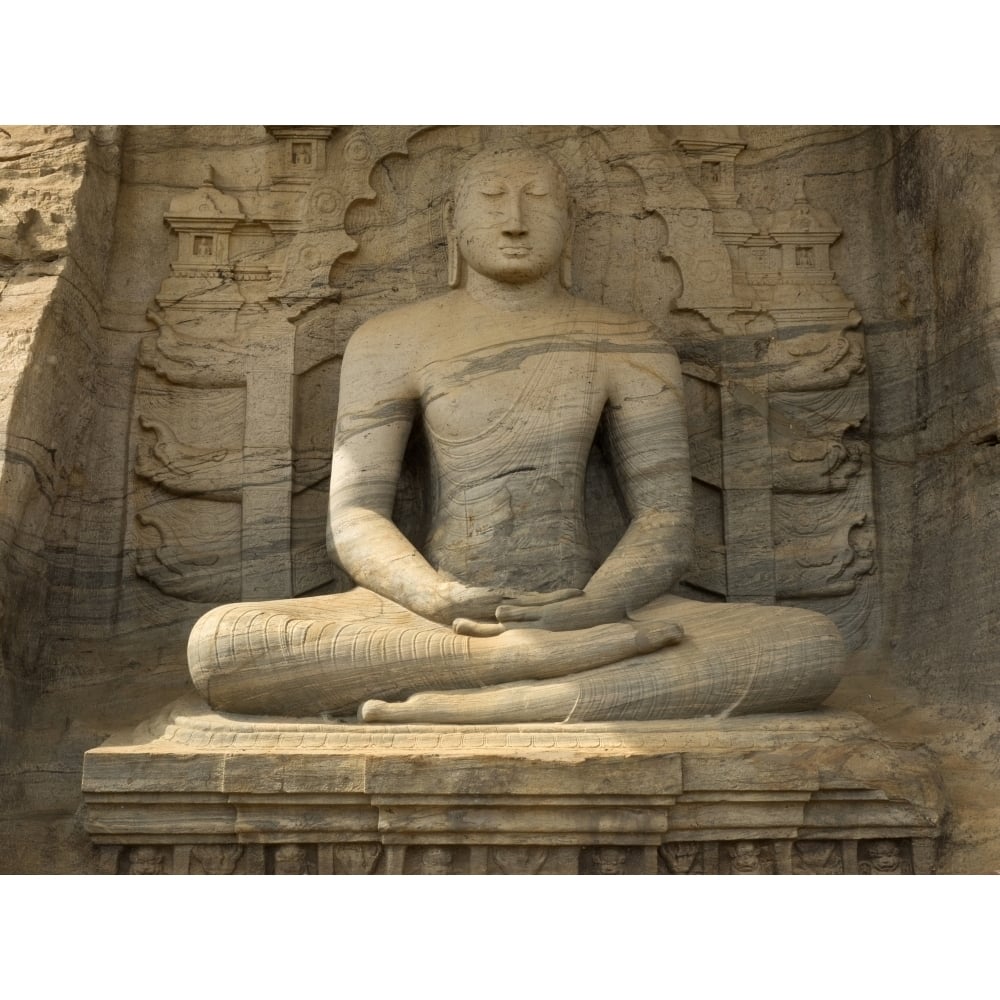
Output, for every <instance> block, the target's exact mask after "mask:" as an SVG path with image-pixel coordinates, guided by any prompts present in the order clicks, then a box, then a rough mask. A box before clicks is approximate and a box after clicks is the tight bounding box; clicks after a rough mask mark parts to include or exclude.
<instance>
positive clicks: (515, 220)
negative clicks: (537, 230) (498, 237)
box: [503, 195, 528, 236]
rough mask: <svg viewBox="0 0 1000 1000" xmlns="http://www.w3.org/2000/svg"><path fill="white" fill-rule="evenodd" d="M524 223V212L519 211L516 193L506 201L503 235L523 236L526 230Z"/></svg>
mask: <svg viewBox="0 0 1000 1000" xmlns="http://www.w3.org/2000/svg"><path fill="white" fill-rule="evenodd" d="M527 231H528V230H527V227H526V226H525V223H524V213H523V212H522V211H521V199H520V198H518V197H517V196H516V195H515V196H514V197H512V198H511V199H509V201H508V202H507V218H506V220H505V221H504V225H503V232H504V235H505V236H523V235H524V234H525V233H526V232H527Z"/></svg>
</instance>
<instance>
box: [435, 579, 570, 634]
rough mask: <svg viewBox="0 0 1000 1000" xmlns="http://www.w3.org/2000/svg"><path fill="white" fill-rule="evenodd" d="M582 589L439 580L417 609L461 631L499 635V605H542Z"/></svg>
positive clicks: (460, 632) (563, 599)
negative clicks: (534, 588)
mask: <svg viewBox="0 0 1000 1000" xmlns="http://www.w3.org/2000/svg"><path fill="white" fill-rule="evenodd" d="M582 593H583V591H582V590H574V589H571V588H567V589H566V590H557V591H553V592H552V593H550V594H542V593H537V592H534V591H513V590H498V589H496V588H493V587H468V586H466V585H465V584H464V583H458V582H457V581H454V580H441V581H440V583H438V585H437V587H435V592H434V595H433V601H432V603H431V604H429V605H428V607H427V608H426V609H421V613H422V614H424V616H425V617H426V618H430V619H431V620H432V621H436V622H441V623H443V624H447V625H452V626H453V627H454V629H455V631H456V632H458V633H459V634H461V635H499V634H500V633H501V632H502V631H504V629H503V628H501V627H500V626H499V625H498V618H497V612H498V611H499V609H500V607H501V606H502V605H508V604H512V603H515V602H516V604H517V605H518V606H524V607H529V606H534V605H542V604H546V603H549V602H552V601H556V602H558V601H565V600H567V599H568V598H572V597H578V596H580V595H581V594H582ZM459 623H462V624H463V626H464V625H468V626H470V627H478V626H481V627H483V628H484V629H488V630H490V631H485V632H480V631H467V630H466V629H465V628H464V627H462V628H460V627H459Z"/></svg>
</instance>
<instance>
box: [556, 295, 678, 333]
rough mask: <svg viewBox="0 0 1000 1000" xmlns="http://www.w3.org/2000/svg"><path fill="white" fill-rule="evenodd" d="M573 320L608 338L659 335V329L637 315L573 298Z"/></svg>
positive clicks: (587, 300) (588, 300) (598, 303)
mask: <svg viewBox="0 0 1000 1000" xmlns="http://www.w3.org/2000/svg"><path fill="white" fill-rule="evenodd" d="M572 301H573V319H574V321H575V322H576V323H578V324H580V325H581V326H587V327H592V328H595V329H596V330H598V331H599V332H600V333H601V334H604V335H606V336H615V335H620V336H622V337H650V336H656V335H658V333H659V331H658V330H657V328H656V327H655V326H654V325H653V324H652V323H650V322H649V320H648V319H644V318H643V317H642V316H637V315H636V314H635V313H627V312H622V311H620V310H618V309H611V308H610V307H608V306H606V305H603V304H602V303H600V302H592V301H591V300H590V299H583V298H579V297H577V296H574V297H573V300H572Z"/></svg>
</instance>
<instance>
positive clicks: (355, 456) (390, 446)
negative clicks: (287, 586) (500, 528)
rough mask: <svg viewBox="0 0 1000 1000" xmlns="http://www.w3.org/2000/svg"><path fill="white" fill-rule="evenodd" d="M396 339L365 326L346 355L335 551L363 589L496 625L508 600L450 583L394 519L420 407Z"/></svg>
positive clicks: (420, 608)
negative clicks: (405, 456)
mask: <svg viewBox="0 0 1000 1000" xmlns="http://www.w3.org/2000/svg"><path fill="white" fill-rule="evenodd" d="M376 322H377V321H376ZM387 333H388V334H389V335H388V336H387ZM394 333H395V331H386V330H384V329H379V328H378V327H375V328H372V327H368V328H367V329H366V328H364V327H363V328H362V329H361V330H359V331H358V332H357V333H356V334H355V335H354V337H353V338H352V340H351V343H350V344H349V345H348V349H347V351H346V352H345V355H344V362H343V367H342V372H341V390H340V400H339V405H338V417H337V433H336V438H335V442H334V449H333V462H332V466H331V470H330V504H329V516H328V520H327V548H328V550H329V552H330V555H331V556H332V558H333V559H334V560H335V561H336V562H337V563H338V564H339V565H340V566H342V567H343V569H344V570H345V571H346V572H347V573H348V574H349V575H350V576H351V578H352V579H353V580H354V581H355V583H357V584H358V585H359V586H362V587H366V588H367V589H369V590H373V591H375V593H377V594H380V595H381V596H382V597H386V598H388V599H389V600H391V601H395V602H396V603H397V604H401V605H403V607H406V608H409V609H410V610H411V611H413V612H415V613H416V614H418V615H420V616H422V617H424V618H428V619H430V620H432V621H437V622H441V623H442V624H448V625H450V624H451V623H452V621H453V620H454V619H456V618H462V617H471V618H478V617H488V618H491V619H492V618H493V614H494V611H495V609H496V607H497V606H498V605H499V604H501V603H502V602H503V600H504V597H505V596H506V595H504V594H502V593H498V592H495V591H492V590H488V589H486V588H481V587H466V586H465V585H463V584H462V583H460V582H457V581H455V580H449V579H447V578H446V577H443V576H442V575H441V574H440V573H438V572H437V571H436V570H435V569H434V567H433V566H431V565H430V564H429V563H428V562H427V560H426V559H424V557H423V556H422V555H421V554H420V552H418V551H417V549H416V548H415V547H414V546H413V545H412V544H411V543H410V542H409V541H408V540H407V538H406V537H405V536H404V535H403V533H402V532H401V531H400V530H399V529H398V528H397V527H396V525H395V524H394V523H393V521H392V508H393V504H394V501H395V497H396V487H397V484H398V482H399V475H400V470H401V467H402V462H403V454H404V452H405V450H406V443H407V441H408V439H409V436H410V430H411V428H412V426H413V420H414V417H415V416H416V413H417V410H418V406H419V393H418V390H417V388H416V386H415V384H414V380H413V377H412V372H413V371H414V370H415V368H416V364H415V361H414V359H413V358H412V357H411V356H410V355H409V352H408V351H407V350H406V349H405V344H402V343H400V340H401V338H399V337H397V336H394V335H393V334H394Z"/></svg>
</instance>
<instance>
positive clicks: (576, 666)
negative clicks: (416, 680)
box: [358, 620, 684, 722]
mask: <svg viewBox="0 0 1000 1000" xmlns="http://www.w3.org/2000/svg"><path fill="white" fill-rule="evenodd" d="M683 637H684V630H683V628H681V626H680V625H678V624H676V623H674V622H661V621H655V620H653V621H643V622H632V621H628V622H617V623H615V624H613V625H598V626H596V627H595V628H590V629H581V630H580V631H578V632H547V631H543V630H541V629H511V630H510V631H508V632H505V633H504V634H503V635H501V636H497V637H496V638H495V639H483V640H478V641H479V642H482V643H483V644H484V645H483V647H480V648H481V649H482V655H484V656H485V655H488V653H487V648H488V647H486V645H485V644H487V643H488V644H490V647H489V648H490V651H491V652H492V655H494V656H495V657H496V658H497V659H498V660H499V661H500V663H501V664H502V665H503V666H504V667H506V669H500V670H498V669H496V667H495V665H494V666H493V668H492V669H489V670H488V671H484V672H488V673H489V674H491V675H493V676H496V677H497V679H496V680H495V681H493V682H492V683H488V684H486V685H485V686H484V687H483V688H482V689H480V690H464V691H455V692H448V691H426V692H419V693H417V694H414V695H411V696H410V697H409V698H407V699H406V701H400V702H387V701H382V700H378V699H371V700H369V701H366V702H364V703H363V704H362V705H361V707H360V708H359V709H358V718H359V719H361V720H362V721H363V722H411V721H413V722H419V721H423V722H462V721H469V720H470V717H471V718H475V717H476V716H477V715H479V714H480V713H482V712H485V714H486V715H487V716H493V715H494V713H496V714H497V715H498V716H499V717H500V718H501V719H502V718H503V716H504V715H505V714H506V713H507V712H511V711H513V712H515V713H518V712H519V711H521V710H523V705H522V704H521V702H522V701H523V695H522V693H521V689H523V685H521V684H518V683H516V682H518V681H527V682H529V684H530V681H533V680H551V679H555V678H559V677H565V676H568V675H570V674H575V673H579V672H581V671H584V670H592V669H594V668H596V667H603V666H607V665H608V664H611V663H618V662H620V661H622V660H627V659H629V658H630V657H633V656H642V655H645V654H647V653H652V652H654V651H656V650H658V649H662V648H663V647H665V646H671V645H674V644H675V643H678V642H680V641H681V639H683ZM474 641H476V640H474ZM477 651H478V650H477ZM505 674H506V676H504V675H505ZM505 682H506V683H507V684H509V686H506V687H505V686H504V685H505ZM511 682H514V683H511ZM552 694H553V695H555V694H556V692H555V691H554V690H553V691H552ZM512 700H513V703H511V704H508V703H509V702H511V701H512ZM557 700H558V696H557ZM551 711H552V712H553V713H554V717H556V718H561V717H562V716H563V715H564V714H565V713H564V712H563V711H562V709H561V708H559V707H557V706H555V705H553V706H552V707H551Z"/></svg>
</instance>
